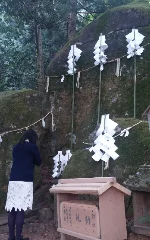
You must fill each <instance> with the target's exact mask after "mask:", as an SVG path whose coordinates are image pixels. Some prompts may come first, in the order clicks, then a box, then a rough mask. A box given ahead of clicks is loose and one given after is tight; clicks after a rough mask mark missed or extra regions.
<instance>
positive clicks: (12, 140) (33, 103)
mask: <svg viewBox="0 0 150 240" xmlns="http://www.w3.org/2000/svg"><path fill="white" fill-rule="evenodd" d="M40 105H41V104H40V101H39V96H38V94H37V93H36V92H35V91H32V90H22V91H10V92H4V93H0V135H1V133H3V132H6V131H9V130H15V129H18V128H22V127H26V126H28V125H30V124H32V123H34V122H35V121H37V120H38V119H40V118H41V113H40V112H41V110H40ZM35 129H36V130H37V131H38V130H39V126H38V125H36V127H35ZM22 133H23V132H22ZM22 133H21V132H20V133H10V134H7V135H4V136H3V137H2V139H3V142H2V144H1V146H0V212H1V211H3V210H4V204H5V200H6V193H7V185H8V180H9V173H10V169H11V164H12V148H13V146H14V145H15V144H16V143H17V142H18V141H19V139H20V137H21V135H22ZM20 161H21V159H20ZM40 179H41V175H40V169H39V168H36V169H35V185H37V184H38V183H39V181H40Z"/></svg>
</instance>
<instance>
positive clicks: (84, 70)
mask: <svg viewBox="0 0 150 240" xmlns="http://www.w3.org/2000/svg"><path fill="white" fill-rule="evenodd" d="M148 45H150V43H147V44H145V45H144V46H143V47H146V46H148ZM127 56H128V54H125V55H123V56H121V57H118V58H115V59H112V60H109V61H107V62H106V64H107V63H112V62H116V61H117V59H122V58H125V57H127ZM106 64H105V65H106ZM96 67H97V66H92V67H89V68H86V69H83V70H81V71H79V72H81V73H82V72H86V71H89V70H91V69H93V68H96ZM62 75H63V76H70V74H61V75H60V76H46V77H50V78H60V77H61V76H62Z"/></svg>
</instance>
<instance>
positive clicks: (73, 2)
mask: <svg viewBox="0 0 150 240" xmlns="http://www.w3.org/2000/svg"><path fill="white" fill-rule="evenodd" d="M76 22H77V0H70V13H69V19H68V40H69V41H70V40H71V39H72V38H73V37H74V36H75V34H76Z"/></svg>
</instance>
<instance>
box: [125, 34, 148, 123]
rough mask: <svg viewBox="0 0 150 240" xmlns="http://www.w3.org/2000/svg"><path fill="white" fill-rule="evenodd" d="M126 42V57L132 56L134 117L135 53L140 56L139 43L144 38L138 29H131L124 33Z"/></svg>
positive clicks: (141, 48)
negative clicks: (126, 33)
mask: <svg viewBox="0 0 150 240" xmlns="http://www.w3.org/2000/svg"><path fill="white" fill-rule="evenodd" d="M126 40H127V42H128V45H127V48H128V52H127V54H128V55H127V58H131V57H134V118H136V81H137V64H136V55H138V56H140V55H141V54H142V52H143V51H144V48H143V47H141V46H140V44H141V43H142V42H143V40H144V36H143V35H142V34H140V33H139V31H138V29H132V32H131V33H129V34H128V35H126Z"/></svg>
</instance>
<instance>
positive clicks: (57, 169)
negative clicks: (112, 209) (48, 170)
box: [52, 150, 72, 178]
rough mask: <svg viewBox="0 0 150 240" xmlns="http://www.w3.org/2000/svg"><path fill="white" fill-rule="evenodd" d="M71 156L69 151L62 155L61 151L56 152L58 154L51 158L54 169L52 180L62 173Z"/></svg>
mask: <svg viewBox="0 0 150 240" xmlns="http://www.w3.org/2000/svg"><path fill="white" fill-rule="evenodd" d="M71 156H72V154H71V152H70V150H67V151H66V154H65V155H64V154H63V153H62V151H58V154H57V155H56V156H55V157H54V158H53V160H54V169H53V175H52V177H53V178H56V177H59V176H60V174H61V173H62V172H63V171H64V169H65V167H66V166H67V164H68V161H69V160H70V158H71Z"/></svg>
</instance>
